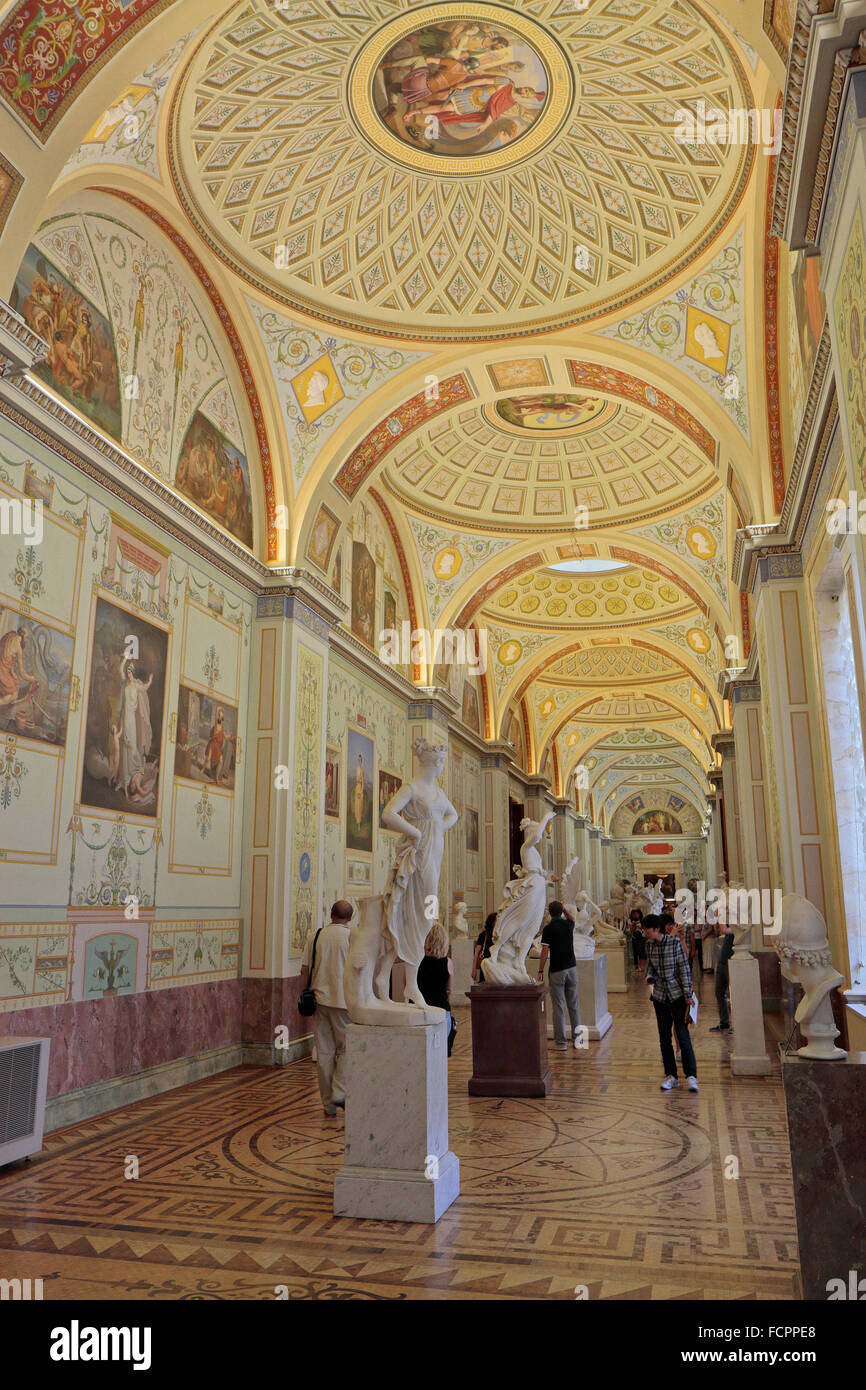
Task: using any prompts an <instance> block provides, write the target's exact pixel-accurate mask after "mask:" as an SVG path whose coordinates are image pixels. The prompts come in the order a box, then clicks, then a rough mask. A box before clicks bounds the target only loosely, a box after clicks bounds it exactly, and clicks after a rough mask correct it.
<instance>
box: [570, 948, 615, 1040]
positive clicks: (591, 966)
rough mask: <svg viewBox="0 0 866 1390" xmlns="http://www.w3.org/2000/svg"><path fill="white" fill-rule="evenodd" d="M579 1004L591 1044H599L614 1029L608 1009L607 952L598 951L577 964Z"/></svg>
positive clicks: (582, 1021)
mask: <svg viewBox="0 0 866 1390" xmlns="http://www.w3.org/2000/svg"><path fill="white" fill-rule="evenodd" d="M577 1003H578V1007H579V1009H580V1021H581V1024H582V1025H585V1026H586V1027H587V1028H588V1029H589V1040H590V1042H599V1041H600V1040H601V1039H602V1038H603V1037H604V1035H605V1033H606V1032H607V1031H608V1029H610V1028H612V1027H613V1019H612V1018H611V1016H610V1012H609V1010H608V1007H607V952H606V951H596V953H595V955H594V956H590V957H589V959H588V960H579V961H578V962H577Z"/></svg>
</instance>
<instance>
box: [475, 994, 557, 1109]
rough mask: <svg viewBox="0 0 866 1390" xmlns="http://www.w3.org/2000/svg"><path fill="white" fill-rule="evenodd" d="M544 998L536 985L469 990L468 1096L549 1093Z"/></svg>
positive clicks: (551, 1079)
mask: <svg viewBox="0 0 866 1390" xmlns="http://www.w3.org/2000/svg"><path fill="white" fill-rule="evenodd" d="M546 994H547V987H546V986H545V985H539V984H534V985H473V986H472V989H471V990H470V991H469V1005H470V1008H471V1010H472V1076H471V1077H470V1079H469V1094H470V1096H546V1095H549V1094H550V1092H551V1090H552V1089H553V1072H552V1071H551V1070H550V1067H549V1065H548V1062H547V1010H548V1007H549V1005H548V1003H547V1000H546V999H545V995H546Z"/></svg>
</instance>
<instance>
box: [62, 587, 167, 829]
mask: <svg viewBox="0 0 866 1390" xmlns="http://www.w3.org/2000/svg"><path fill="white" fill-rule="evenodd" d="M128 653H136V655H130V654H128ZM167 654H168V633H167V630H166V629H165V628H162V627H157V626H156V625H155V624H153V623H150V622H147V621H145V619H144V618H142V617H141V616H140V615H139V614H137V613H133V612H130V611H129V610H128V609H126V608H119V607H118V606H117V605H116V604H113V603H109V602H108V601H107V600H106V599H104V598H98V599H97V600H96V611H95V617H94V630H93V642H92V647H91V656H90V687H89V691H88V697H87V717H86V725H85V743H84V768H83V773H82V778H81V792H80V800H81V802H82V803H83V804H84V805H85V806H94V807H100V808H101V809H103V810H111V811H124V812H128V813H131V814H133V815H142V816H155V815H156V806H157V801H158V795H159V778H160V760H161V756H162V724H163V714H164V709H165V680H166V670H167Z"/></svg>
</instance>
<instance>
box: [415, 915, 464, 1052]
mask: <svg viewBox="0 0 866 1390" xmlns="http://www.w3.org/2000/svg"><path fill="white" fill-rule="evenodd" d="M453 984H454V967H453V965H452V964H451V958H450V956H449V955H448V934H447V932H446V931H445V928H444V927H443V926H442V924H441V923H440V922H434V923H433V925H432V927H431V928H430V930H429V932H428V933H427V940H426V941H425V942H424V958H423V960H422V961H421V964H420V965H419V966H418V988H419V989H420V991H421V993H422V994H423V996H424V1002H425V1004H430V1005H432V1006H433V1008H436V1009H444V1010H445V1013H446V1016H447V1018H448V1056H449V1057H450V1056H451V1048H452V1047H453V1045H454V1034H455V1033H456V1032H457V1024H456V1022H455V1021H454V1015H453V1014H452V1012H451V987H452V985H453Z"/></svg>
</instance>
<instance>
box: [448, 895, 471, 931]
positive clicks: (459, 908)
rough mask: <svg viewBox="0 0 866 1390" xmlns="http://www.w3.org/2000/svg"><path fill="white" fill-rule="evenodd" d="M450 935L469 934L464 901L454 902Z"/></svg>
mask: <svg viewBox="0 0 866 1390" xmlns="http://www.w3.org/2000/svg"><path fill="white" fill-rule="evenodd" d="M451 935H452V936H468V935H469V923H468V922H467V920H466V903H455V904H454V916H453V918H452V921H451Z"/></svg>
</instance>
